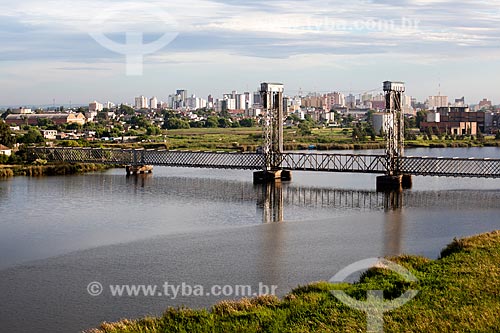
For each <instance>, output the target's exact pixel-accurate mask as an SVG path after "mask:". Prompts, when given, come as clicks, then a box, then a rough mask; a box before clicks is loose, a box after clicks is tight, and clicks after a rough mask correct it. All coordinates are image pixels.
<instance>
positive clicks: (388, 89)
mask: <svg viewBox="0 0 500 333" xmlns="http://www.w3.org/2000/svg"><path fill="white" fill-rule="evenodd" d="M405 90H406V88H405V84H404V82H392V81H385V82H384V93H385V105H386V107H385V108H386V115H385V117H384V130H385V133H386V134H385V136H386V137H385V139H386V150H385V154H386V159H387V175H386V176H382V177H378V178H377V189H378V190H380V191H386V190H399V189H401V188H410V187H411V176H408V175H403V173H402V170H401V159H400V157H403V156H404V139H405V130H404V112H403V98H404V92H405Z"/></svg>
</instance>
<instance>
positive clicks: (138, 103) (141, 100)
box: [135, 96, 148, 110]
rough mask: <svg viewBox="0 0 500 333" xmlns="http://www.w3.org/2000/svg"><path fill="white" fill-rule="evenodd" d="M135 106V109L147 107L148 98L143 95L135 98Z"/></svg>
mask: <svg viewBox="0 0 500 333" xmlns="http://www.w3.org/2000/svg"><path fill="white" fill-rule="evenodd" d="M135 108H136V109H137V110H141V109H147V108H148V99H147V98H146V97H144V96H139V97H136V98H135Z"/></svg>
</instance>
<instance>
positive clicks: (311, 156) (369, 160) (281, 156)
mask: <svg viewBox="0 0 500 333" xmlns="http://www.w3.org/2000/svg"><path fill="white" fill-rule="evenodd" d="M29 151H30V153H31V154H32V158H33V159H44V160H48V161H60V162H69V163H95V164H116V165H133V166H139V165H151V166H165V167H184V168H208V169H240V170H262V168H263V166H264V165H265V161H266V160H267V159H269V156H267V155H266V154H264V153H232V152H202V151H178V150H175V151H172V150H145V149H102V148H30V150H29ZM272 158H273V160H274V161H275V163H276V166H277V167H278V168H280V169H283V170H290V171H301V170H302V171H323V172H346V173H372V174H388V173H389V172H390V170H391V160H390V159H389V158H388V157H387V156H386V155H367V154H359V155H358V154H321V153H318V154H316V153H293V152H290V153H288V152H285V153H272ZM396 159H397V160H396V163H398V166H399V170H400V172H402V173H404V174H407V175H414V176H440V177H471V178H500V159H492V158H448V157H418V156H404V157H396Z"/></svg>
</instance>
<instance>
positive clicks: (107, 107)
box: [104, 101, 116, 110]
mask: <svg viewBox="0 0 500 333" xmlns="http://www.w3.org/2000/svg"><path fill="white" fill-rule="evenodd" d="M104 107H105V108H106V109H108V110H111V109H113V108H114V107H116V104H115V103H113V102H109V101H108V102H106V103H104Z"/></svg>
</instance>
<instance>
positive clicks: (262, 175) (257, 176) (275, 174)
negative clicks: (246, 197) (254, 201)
mask: <svg viewBox="0 0 500 333" xmlns="http://www.w3.org/2000/svg"><path fill="white" fill-rule="evenodd" d="M291 180H292V172H291V171H288V170H271V171H257V172H254V174H253V183H254V184H267V183H274V182H280V181H291Z"/></svg>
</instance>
